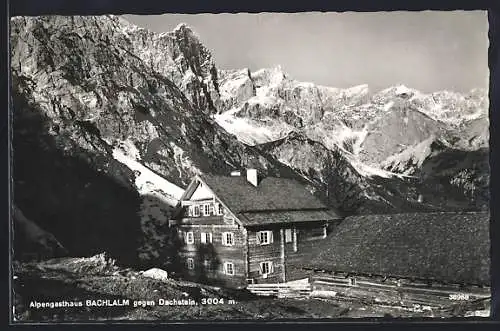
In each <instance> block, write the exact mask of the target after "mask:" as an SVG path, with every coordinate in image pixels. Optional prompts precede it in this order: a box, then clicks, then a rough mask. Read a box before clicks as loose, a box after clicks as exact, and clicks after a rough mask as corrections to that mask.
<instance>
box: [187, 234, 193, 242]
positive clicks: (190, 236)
mask: <svg viewBox="0 0 500 331" xmlns="http://www.w3.org/2000/svg"><path fill="white" fill-rule="evenodd" d="M186 244H194V234H193V233H192V232H186Z"/></svg>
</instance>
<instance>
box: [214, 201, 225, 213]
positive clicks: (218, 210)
mask: <svg viewBox="0 0 500 331" xmlns="http://www.w3.org/2000/svg"><path fill="white" fill-rule="evenodd" d="M216 211H217V215H224V206H223V205H222V204H221V203H218V204H217V205H216Z"/></svg>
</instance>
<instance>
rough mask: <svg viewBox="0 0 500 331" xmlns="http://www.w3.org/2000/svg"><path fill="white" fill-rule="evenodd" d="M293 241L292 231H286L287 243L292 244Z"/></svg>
mask: <svg viewBox="0 0 500 331" xmlns="http://www.w3.org/2000/svg"><path fill="white" fill-rule="evenodd" d="M292 240H293V237H292V229H285V242H286V243H291V242H292Z"/></svg>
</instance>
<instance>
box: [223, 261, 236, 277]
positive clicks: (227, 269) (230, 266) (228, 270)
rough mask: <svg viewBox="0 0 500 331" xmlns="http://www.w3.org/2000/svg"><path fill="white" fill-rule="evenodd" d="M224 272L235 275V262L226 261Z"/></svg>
mask: <svg viewBox="0 0 500 331" xmlns="http://www.w3.org/2000/svg"><path fill="white" fill-rule="evenodd" d="M224 273H225V274H226V275H234V264H233V262H224Z"/></svg>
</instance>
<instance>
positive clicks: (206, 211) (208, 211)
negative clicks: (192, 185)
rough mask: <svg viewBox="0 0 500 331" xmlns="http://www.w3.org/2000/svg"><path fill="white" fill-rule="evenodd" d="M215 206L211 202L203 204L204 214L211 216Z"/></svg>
mask: <svg viewBox="0 0 500 331" xmlns="http://www.w3.org/2000/svg"><path fill="white" fill-rule="evenodd" d="M212 210H213V206H212V205H211V204H209V203H207V204H205V205H203V216H210V214H211V211H212Z"/></svg>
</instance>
